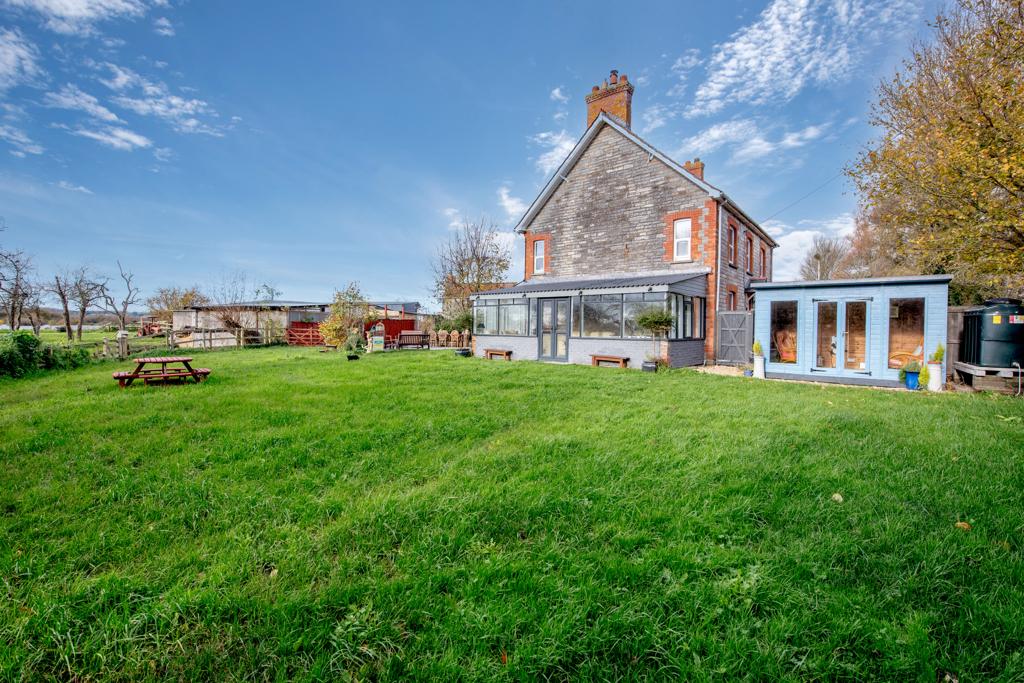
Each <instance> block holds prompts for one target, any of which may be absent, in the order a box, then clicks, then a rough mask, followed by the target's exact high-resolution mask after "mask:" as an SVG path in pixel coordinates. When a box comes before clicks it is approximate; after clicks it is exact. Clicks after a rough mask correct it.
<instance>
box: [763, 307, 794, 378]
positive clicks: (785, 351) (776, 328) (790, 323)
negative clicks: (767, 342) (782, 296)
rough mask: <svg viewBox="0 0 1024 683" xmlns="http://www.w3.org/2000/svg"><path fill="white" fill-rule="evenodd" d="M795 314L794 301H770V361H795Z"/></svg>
mask: <svg viewBox="0 0 1024 683" xmlns="http://www.w3.org/2000/svg"><path fill="white" fill-rule="evenodd" d="M796 314H797V303H796V302H795V301H773V302H772V305H771V316H770V317H771V329H770V332H771V351H770V355H769V360H770V361H771V362H772V363H796Z"/></svg>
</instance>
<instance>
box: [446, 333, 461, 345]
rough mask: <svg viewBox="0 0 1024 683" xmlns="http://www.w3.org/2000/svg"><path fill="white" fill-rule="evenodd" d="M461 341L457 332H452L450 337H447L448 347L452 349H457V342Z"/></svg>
mask: <svg viewBox="0 0 1024 683" xmlns="http://www.w3.org/2000/svg"><path fill="white" fill-rule="evenodd" d="M460 341H461V339H460V336H459V332H458V330H454V331H453V332H452V336H450V337H448V345H449V346H451V347H452V348H454V349H457V348H459V342H460Z"/></svg>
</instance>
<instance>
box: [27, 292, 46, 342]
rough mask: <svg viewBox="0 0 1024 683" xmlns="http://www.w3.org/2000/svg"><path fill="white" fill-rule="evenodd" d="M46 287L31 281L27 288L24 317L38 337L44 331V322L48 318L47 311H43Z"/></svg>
mask: <svg viewBox="0 0 1024 683" xmlns="http://www.w3.org/2000/svg"><path fill="white" fill-rule="evenodd" d="M46 291H47V290H46V287H44V286H43V284H42V283H41V282H35V281H32V280H30V281H29V282H28V283H27V285H26V287H25V305H24V308H23V311H24V315H25V316H26V317H27V318H28V322H29V324H30V325H32V332H33V334H35V335H36V336H37V337H38V336H39V334H40V332H42V329H43V320H44V319H45V318H46V311H45V310H44V309H43V300H44V299H45V297H46Z"/></svg>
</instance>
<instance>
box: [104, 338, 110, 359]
mask: <svg viewBox="0 0 1024 683" xmlns="http://www.w3.org/2000/svg"><path fill="white" fill-rule="evenodd" d="M103 357H104V358H110V340H109V339H107V338H106V337H104V338H103Z"/></svg>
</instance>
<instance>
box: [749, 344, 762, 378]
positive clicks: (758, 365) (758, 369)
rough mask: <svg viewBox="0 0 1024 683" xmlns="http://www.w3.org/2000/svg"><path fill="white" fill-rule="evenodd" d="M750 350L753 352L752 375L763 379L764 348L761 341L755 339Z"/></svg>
mask: <svg viewBox="0 0 1024 683" xmlns="http://www.w3.org/2000/svg"><path fill="white" fill-rule="evenodd" d="M751 350H752V351H753V352H754V377H757V378H758V379H764V348H763V347H762V346H761V342H760V341H759V340H757V339H755V340H754V346H753V348H752V349H751Z"/></svg>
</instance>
